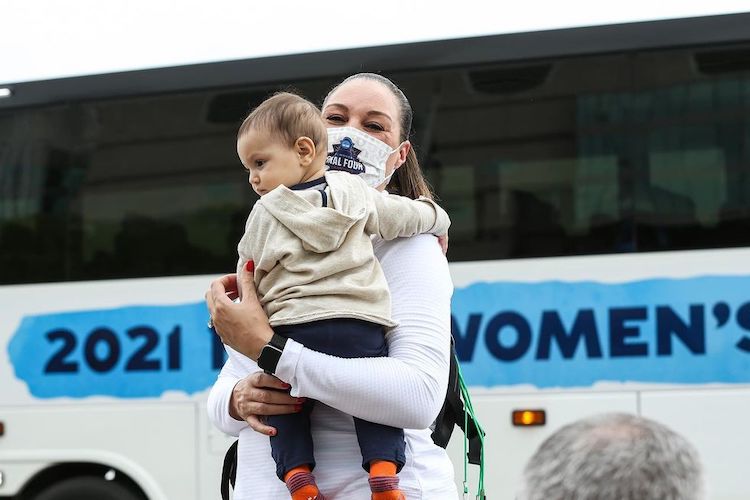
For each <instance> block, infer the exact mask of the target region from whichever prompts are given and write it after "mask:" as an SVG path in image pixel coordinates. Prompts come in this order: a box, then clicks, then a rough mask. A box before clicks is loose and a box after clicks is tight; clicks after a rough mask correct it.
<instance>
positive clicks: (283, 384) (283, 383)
mask: <svg viewBox="0 0 750 500" xmlns="http://www.w3.org/2000/svg"><path fill="white" fill-rule="evenodd" d="M281 385H282V386H283V387H284V388H285V389H291V388H292V386H291V385H289V384H287V383H286V382H282V383H281Z"/></svg>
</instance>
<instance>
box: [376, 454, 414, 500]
mask: <svg viewBox="0 0 750 500" xmlns="http://www.w3.org/2000/svg"><path fill="white" fill-rule="evenodd" d="M370 489H371V490H372V497H371V498H372V500H405V498H406V497H405V496H404V494H403V493H402V492H401V490H400V489H398V476H396V464H395V463H393V462H388V461H385V460H378V461H374V462H372V463H371V464H370Z"/></svg>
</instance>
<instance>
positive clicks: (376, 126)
mask: <svg viewBox="0 0 750 500" xmlns="http://www.w3.org/2000/svg"><path fill="white" fill-rule="evenodd" d="M365 127H367V128H369V129H370V130H377V131H378V132H382V131H384V130H385V128H384V127H383V126H382V125H381V124H379V123H368V124H366V125H365Z"/></svg>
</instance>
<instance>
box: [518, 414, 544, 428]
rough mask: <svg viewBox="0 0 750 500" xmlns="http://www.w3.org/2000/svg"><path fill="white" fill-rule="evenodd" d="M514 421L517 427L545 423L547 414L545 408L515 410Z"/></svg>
mask: <svg viewBox="0 0 750 500" xmlns="http://www.w3.org/2000/svg"><path fill="white" fill-rule="evenodd" d="M512 422H513V425H515V426H516V427H531V426H534V425H544V424H545V423H546V422H547V414H546V412H545V411H544V410H513V414H512Z"/></svg>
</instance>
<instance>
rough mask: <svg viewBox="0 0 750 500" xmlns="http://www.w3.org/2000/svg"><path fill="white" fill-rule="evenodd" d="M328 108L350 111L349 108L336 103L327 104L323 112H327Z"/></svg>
mask: <svg viewBox="0 0 750 500" xmlns="http://www.w3.org/2000/svg"><path fill="white" fill-rule="evenodd" d="M328 108H341V109H343V110H344V111H349V108H347V107H346V106H345V105H343V104H338V103H335V102H334V103H329V104H326V105H325V107H324V108H323V111H325V110H327V109H328Z"/></svg>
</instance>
